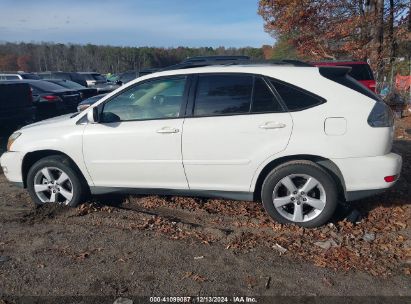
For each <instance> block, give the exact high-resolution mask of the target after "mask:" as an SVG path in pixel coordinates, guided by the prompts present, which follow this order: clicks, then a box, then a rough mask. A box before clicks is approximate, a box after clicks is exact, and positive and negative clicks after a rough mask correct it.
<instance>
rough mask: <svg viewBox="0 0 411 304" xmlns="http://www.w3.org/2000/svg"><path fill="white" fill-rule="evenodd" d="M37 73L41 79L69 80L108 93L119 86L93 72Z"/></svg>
mask: <svg viewBox="0 0 411 304" xmlns="http://www.w3.org/2000/svg"><path fill="white" fill-rule="evenodd" d="M37 75H38V76H39V77H40V78H41V79H63V80H71V81H73V82H77V83H78V84H81V85H82V86H84V87H88V88H94V89H97V92H98V93H108V92H111V91H114V90H115V89H117V88H118V87H119V85H118V84H116V83H113V82H108V81H107V79H106V78H105V77H104V76H103V75H101V74H99V73H94V72H41V73H38V74H37Z"/></svg>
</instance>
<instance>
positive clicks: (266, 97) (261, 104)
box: [251, 77, 283, 113]
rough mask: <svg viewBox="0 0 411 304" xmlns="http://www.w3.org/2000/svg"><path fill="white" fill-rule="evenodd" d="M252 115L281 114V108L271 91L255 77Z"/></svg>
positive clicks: (260, 79)
mask: <svg viewBox="0 0 411 304" xmlns="http://www.w3.org/2000/svg"><path fill="white" fill-rule="evenodd" d="M251 112H253V113H272V112H283V108H282V106H281V104H280V103H279V101H278V100H277V98H276V97H275V96H274V94H273V92H272V91H271V89H270V88H269V87H268V86H267V84H266V83H265V81H264V80H263V79H262V78H260V77H255V80H254V90H253V104H252V106H251Z"/></svg>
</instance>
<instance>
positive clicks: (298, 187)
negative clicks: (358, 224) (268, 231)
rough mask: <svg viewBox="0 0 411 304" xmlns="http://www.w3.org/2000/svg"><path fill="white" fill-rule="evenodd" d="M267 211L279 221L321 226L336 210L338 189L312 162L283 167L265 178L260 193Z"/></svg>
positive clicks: (294, 163) (293, 163) (290, 163)
mask: <svg viewBox="0 0 411 304" xmlns="http://www.w3.org/2000/svg"><path fill="white" fill-rule="evenodd" d="M261 198H262V202H263V205H264V208H265V210H266V211H267V212H268V214H269V215H270V216H271V217H272V218H273V219H275V220H276V221H278V222H280V223H283V224H286V223H294V224H296V225H299V226H303V227H318V226H321V225H323V224H324V223H326V222H327V221H329V220H330V219H331V217H332V215H333V214H334V211H335V208H336V207H337V203H338V200H337V188H336V185H335V182H334V180H333V178H332V177H331V176H330V175H329V174H328V172H326V171H325V170H324V169H323V168H321V167H320V166H318V165H316V164H315V163H313V162H309V161H293V162H289V163H286V164H283V165H281V166H279V167H277V168H275V169H274V170H273V171H271V173H270V174H268V176H267V177H266V179H265V181H264V183H263V186H262V191H261Z"/></svg>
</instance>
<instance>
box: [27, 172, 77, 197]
mask: <svg viewBox="0 0 411 304" xmlns="http://www.w3.org/2000/svg"><path fill="white" fill-rule="evenodd" d="M34 192H35V193H36V195H37V197H38V198H39V199H40V201H41V202H42V203H57V204H62V205H68V204H69V203H70V201H71V200H72V198H73V195H74V190H73V183H72V181H71V179H70V177H69V176H68V175H67V173H65V172H64V171H63V170H61V169H59V168H56V167H44V168H43V169H41V170H39V171H38V172H37V173H36V175H35V176H34Z"/></svg>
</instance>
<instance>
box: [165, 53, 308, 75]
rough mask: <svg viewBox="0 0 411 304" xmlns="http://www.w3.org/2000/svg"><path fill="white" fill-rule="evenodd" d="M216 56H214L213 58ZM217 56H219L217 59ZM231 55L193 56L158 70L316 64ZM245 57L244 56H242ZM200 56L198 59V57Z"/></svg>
mask: <svg viewBox="0 0 411 304" xmlns="http://www.w3.org/2000/svg"><path fill="white" fill-rule="evenodd" d="M212 57H214V58H212ZM215 57H219V58H218V59H216V58H215ZM229 57H233V56H209V57H206V59H203V58H204V57H193V58H195V59H193V60H191V58H189V59H187V60H185V61H182V62H180V63H177V64H174V65H171V66H168V67H165V68H162V69H159V70H158V71H159V72H160V71H169V70H180V69H188V68H198V67H205V66H212V65H225V66H228V65H252V64H254V65H255V64H266V65H267V64H268V65H291V66H295V67H313V66H314V65H312V64H310V63H308V62H304V61H299V60H293V59H283V60H251V59H250V58H249V57H248V58H247V56H234V57H237V58H233V59H229ZM240 57H244V58H240ZM197 58H198V59H197Z"/></svg>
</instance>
